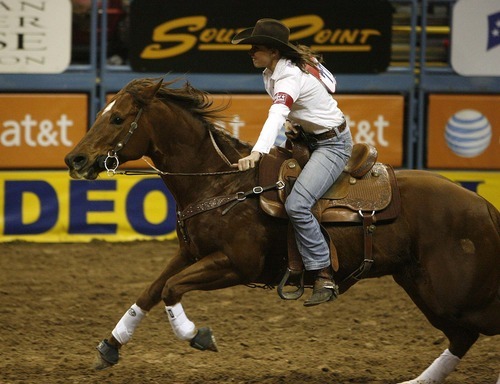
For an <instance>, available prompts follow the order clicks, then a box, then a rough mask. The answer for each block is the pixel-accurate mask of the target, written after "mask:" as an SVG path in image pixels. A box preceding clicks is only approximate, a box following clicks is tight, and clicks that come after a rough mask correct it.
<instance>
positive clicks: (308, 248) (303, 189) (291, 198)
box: [285, 127, 353, 271]
mask: <svg viewBox="0 0 500 384" xmlns="http://www.w3.org/2000/svg"><path fill="white" fill-rule="evenodd" d="M352 145H353V144H352V137H351V132H350V130H349V127H347V128H346V129H344V131H343V132H342V133H341V134H340V135H339V136H335V137H333V138H330V139H326V140H323V141H318V142H314V143H310V144H309V147H310V149H311V151H312V153H311V157H310V159H309V161H308V162H307V164H306V165H305V166H304V169H303V170H302V172H301V173H300V175H299V177H298V178H297V180H296V181H295V184H294V186H293V188H292V191H291V192H290V194H289V195H288V197H287V199H286V202H285V208H286V212H287V214H288V217H289V219H290V221H291V223H292V225H293V227H294V229H295V238H296V240H297V246H298V249H299V252H300V254H301V255H302V260H303V262H304V267H305V268H306V270H308V271H310V270H318V269H321V268H325V267H328V266H329V265H330V249H329V246H328V244H327V242H326V240H325V237H324V236H323V234H322V233H321V228H320V224H319V223H318V221H317V220H316V218H315V217H314V216H313V214H312V213H311V208H312V207H313V206H314V204H316V202H317V201H318V200H319V199H320V198H321V197H322V196H323V195H324V194H325V193H326V191H327V190H328V189H329V188H330V186H331V185H332V184H333V183H334V182H335V180H337V178H338V177H339V176H340V174H341V173H342V171H343V170H344V168H345V165H346V164H347V161H348V160H349V158H350V156H351V153H352Z"/></svg>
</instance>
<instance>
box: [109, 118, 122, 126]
mask: <svg viewBox="0 0 500 384" xmlns="http://www.w3.org/2000/svg"><path fill="white" fill-rule="evenodd" d="M123 121H124V120H123V119H122V118H121V117H119V116H115V117H113V118H112V119H111V124H116V125H120V124H121V123H123Z"/></svg>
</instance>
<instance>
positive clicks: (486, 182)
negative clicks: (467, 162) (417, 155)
mask: <svg viewBox="0 0 500 384" xmlns="http://www.w3.org/2000/svg"><path fill="white" fill-rule="evenodd" d="M436 172H437V173H439V174H441V175H443V176H444V177H447V178H449V179H450V180H453V181H454V182H456V183H458V184H460V185H461V186H462V187H464V188H467V189H469V190H471V191H473V192H476V193H477V194H479V195H481V196H482V197H484V198H485V199H486V200H488V201H489V202H490V203H492V204H493V205H494V206H495V207H496V208H497V209H499V210H500V172H473V171H443V170H438V171H436Z"/></svg>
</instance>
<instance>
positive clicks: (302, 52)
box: [280, 44, 324, 72]
mask: <svg viewBox="0 0 500 384" xmlns="http://www.w3.org/2000/svg"><path fill="white" fill-rule="evenodd" d="M296 47H297V51H292V50H289V51H286V52H280V53H281V56H284V57H286V58H287V59H290V60H291V61H292V62H293V63H295V65H297V67H299V68H300V69H301V70H302V71H304V72H307V69H306V66H307V65H310V66H311V67H314V68H317V66H318V63H323V62H324V61H323V56H322V55H321V54H319V53H318V52H316V51H314V50H312V49H311V48H310V47H308V46H307V45H302V44H298V45H296ZM314 59H316V60H317V62H316V61H315V60H314Z"/></svg>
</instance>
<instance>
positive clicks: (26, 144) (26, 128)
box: [0, 94, 88, 169]
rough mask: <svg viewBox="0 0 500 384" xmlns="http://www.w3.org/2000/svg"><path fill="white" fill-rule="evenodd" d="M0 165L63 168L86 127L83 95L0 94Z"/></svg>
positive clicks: (19, 167)
mask: <svg viewBox="0 0 500 384" xmlns="http://www.w3.org/2000/svg"><path fill="white" fill-rule="evenodd" d="M0 104H1V105H2V108H1V109H0V168H1V169H26V168H28V169H31V168H66V166H65V164H64V156H65V155H66V154H67V153H68V152H69V151H70V150H71V148H72V147H74V146H75V145H76V143H77V142H78V141H79V140H80V139H81V138H82V137H83V135H84V134H85V132H86V130H87V125H88V121H87V109H88V96H87V95H86V94H0Z"/></svg>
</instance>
